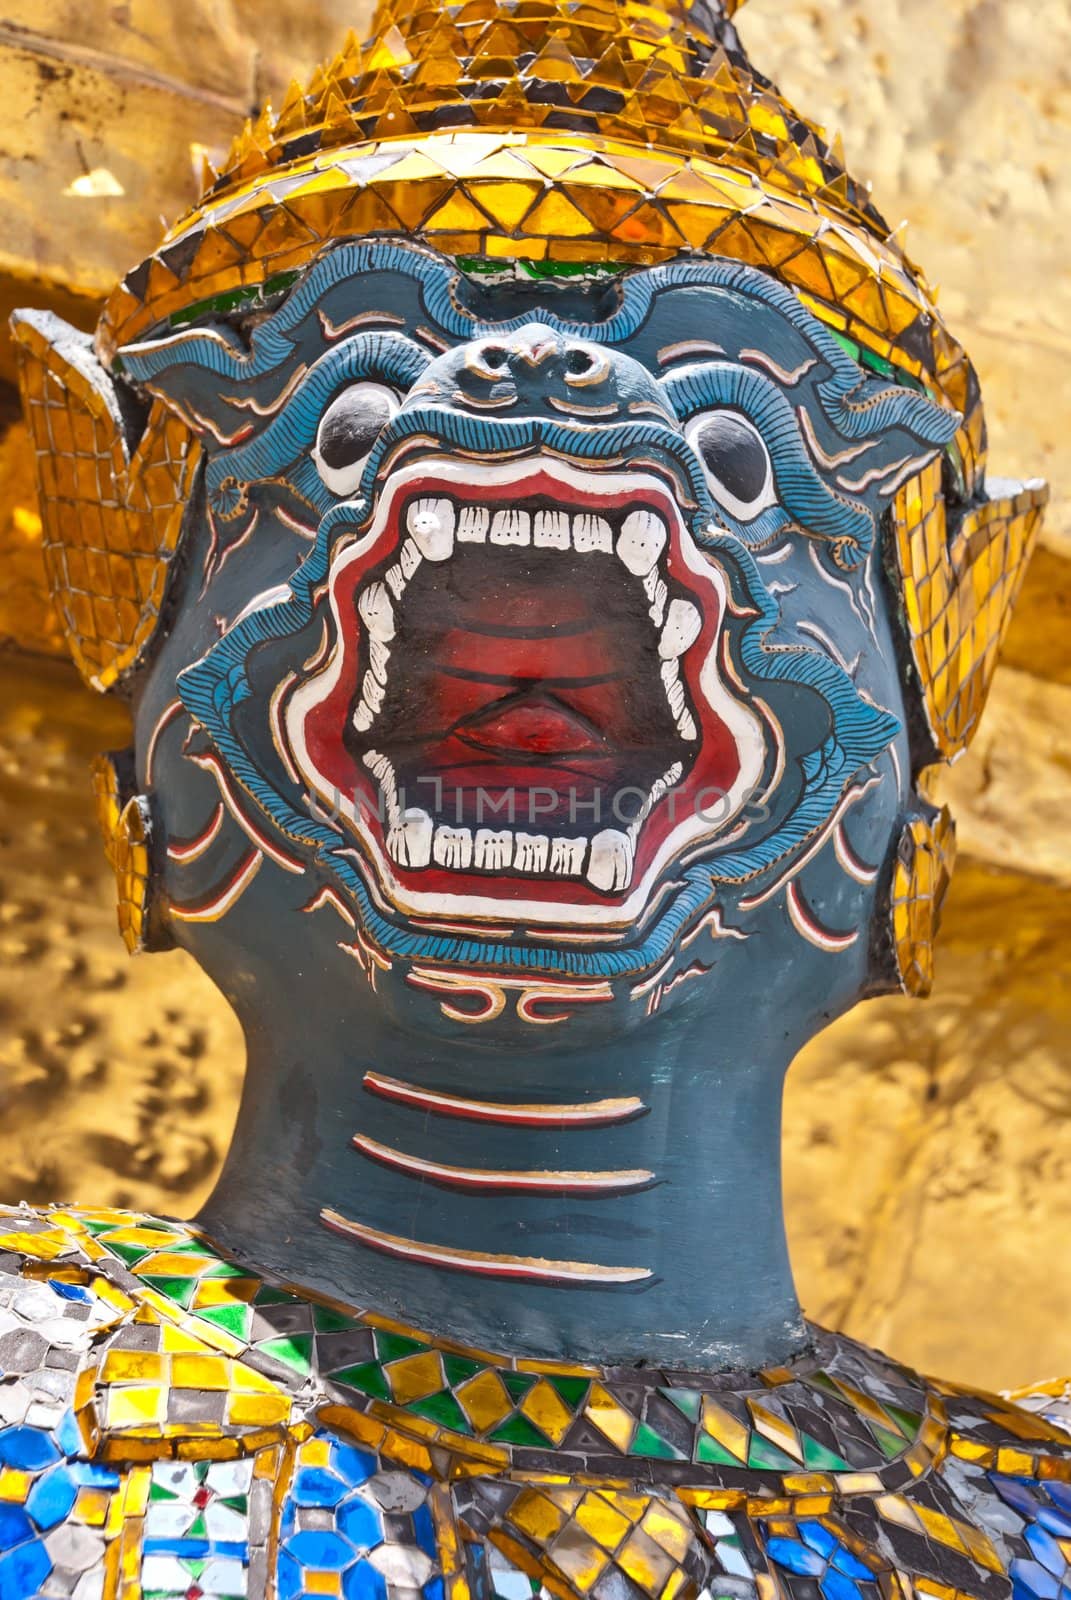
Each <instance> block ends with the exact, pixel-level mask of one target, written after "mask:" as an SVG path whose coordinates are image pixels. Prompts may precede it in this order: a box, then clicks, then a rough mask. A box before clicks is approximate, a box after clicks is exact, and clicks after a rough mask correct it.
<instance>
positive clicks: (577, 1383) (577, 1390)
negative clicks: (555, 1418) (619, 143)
mask: <svg viewBox="0 0 1071 1600" xmlns="http://www.w3.org/2000/svg"><path fill="white" fill-rule="evenodd" d="M547 1382H548V1383H549V1384H550V1386H551V1388H552V1389H556V1390H557V1391H558V1393H559V1394H560V1395H561V1397H562V1399H563V1400H564V1401H565V1403H566V1405H567V1406H568V1407H569V1409H570V1411H576V1410H577V1408H578V1407H579V1405H580V1402H581V1401H582V1400H583V1398H584V1396H585V1395H586V1394H587V1392H588V1390H589V1389H590V1388H591V1379H590V1378H551V1377H549V1376H548V1378H547Z"/></svg>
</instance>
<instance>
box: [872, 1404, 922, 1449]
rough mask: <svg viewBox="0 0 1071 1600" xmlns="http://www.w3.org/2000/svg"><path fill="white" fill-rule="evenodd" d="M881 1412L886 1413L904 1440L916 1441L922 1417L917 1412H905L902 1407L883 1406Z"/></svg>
mask: <svg viewBox="0 0 1071 1600" xmlns="http://www.w3.org/2000/svg"><path fill="white" fill-rule="evenodd" d="M882 1410H883V1411H886V1412H888V1414H889V1416H890V1417H891V1418H892V1419H893V1421H894V1422H895V1423H896V1426H897V1427H898V1428H899V1429H900V1432H901V1433H902V1434H903V1436H904V1438H905V1439H911V1440H914V1439H917V1438H918V1434H919V1429H920V1428H921V1427H922V1417H921V1416H920V1415H919V1413H918V1412H917V1411H905V1410H904V1408H903V1406H890V1405H886V1404H883V1406H882Z"/></svg>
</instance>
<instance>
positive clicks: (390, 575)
mask: <svg viewBox="0 0 1071 1600" xmlns="http://www.w3.org/2000/svg"><path fill="white" fill-rule="evenodd" d="M383 576H384V577H385V578H386V580H387V587H388V589H389V590H390V592H391V594H392V595H393V596H394V598H395V600H400V599H401V598H402V595H403V594H404V593H405V574H404V572H403V571H402V569H401V567H400V566H399V565H398V563H397V562H395V564H394V566H393V567H388V568H387V570H386V572H385V573H384V574H383Z"/></svg>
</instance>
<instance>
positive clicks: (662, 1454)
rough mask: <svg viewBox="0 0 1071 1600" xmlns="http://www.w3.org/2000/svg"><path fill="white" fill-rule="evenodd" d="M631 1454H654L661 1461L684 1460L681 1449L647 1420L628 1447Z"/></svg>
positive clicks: (638, 1429) (642, 1423) (640, 1426)
mask: <svg viewBox="0 0 1071 1600" xmlns="http://www.w3.org/2000/svg"><path fill="white" fill-rule="evenodd" d="M628 1453H629V1455H630V1456H654V1457H655V1458H656V1459H657V1460H659V1461H683V1460H684V1457H683V1456H682V1455H681V1453H680V1451H679V1450H678V1449H677V1448H676V1447H675V1446H674V1445H671V1444H670V1443H669V1441H668V1439H663V1438H662V1436H661V1434H658V1433H656V1432H655V1431H654V1429H653V1428H652V1427H651V1426H650V1425H649V1424H648V1423H646V1422H641V1423H640V1425H639V1427H638V1428H637V1429H636V1435H635V1437H634V1439H633V1441H632V1443H631V1444H630V1445H629V1447H628Z"/></svg>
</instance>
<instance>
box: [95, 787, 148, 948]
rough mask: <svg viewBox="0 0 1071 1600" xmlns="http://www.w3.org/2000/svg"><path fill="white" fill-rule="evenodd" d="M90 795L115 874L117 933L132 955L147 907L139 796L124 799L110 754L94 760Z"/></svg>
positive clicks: (141, 933) (143, 929) (142, 930)
mask: <svg viewBox="0 0 1071 1600" xmlns="http://www.w3.org/2000/svg"><path fill="white" fill-rule="evenodd" d="M92 770H93V797H94V803H95V806H96V812H97V822H98V823H99V825H100V831H101V833H102V834H103V836H104V852H105V854H106V856H107V858H108V864H109V866H110V867H111V869H112V871H113V872H114V873H115V885H116V893H117V903H116V913H117V917H118V922H119V932H120V934H121V935H122V939H123V943H124V944H125V945H126V947H127V949H128V950H129V951H130V953H131V955H133V954H134V952H135V951H136V950H141V949H144V947H145V939H146V932H147V922H148V909H149V882H150V877H151V873H150V861H149V844H148V831H147V827H146V820H145V814H144V811H143V809H142V808H143V806H144V804H145V802H144V800H143V799H142V797H141V796H140V795H134V796H132V797H131V798H129V799H128V798H126V797H125V795H124V793H123V788H122V785H121V782H120V778H119V773H118V771H117V769H116V765H115V762H114V761H113V760H112V758H111V757H110V756H105V755H101V756H97V757H96V758H95V759H94V761H93V769H92Z"/></svg>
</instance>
